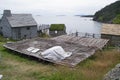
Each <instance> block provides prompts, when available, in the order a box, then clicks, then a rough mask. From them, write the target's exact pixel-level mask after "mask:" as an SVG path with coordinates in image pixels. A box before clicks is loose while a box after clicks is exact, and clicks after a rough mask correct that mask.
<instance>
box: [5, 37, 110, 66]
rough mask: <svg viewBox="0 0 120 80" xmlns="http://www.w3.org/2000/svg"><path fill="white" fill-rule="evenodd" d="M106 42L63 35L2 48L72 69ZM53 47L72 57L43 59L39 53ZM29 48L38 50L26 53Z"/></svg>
mask: <svg viewBox="0 0 120 80" xmlns="http://www.w3.org/2000/svg"><path fill="white" fill-rule="evenodd" d="M107 41H108V40H105V39H100V40H98V39H97V40H96V39H95V40H94V39H92V38H91V39H87V38H80V37H72V36H67V35H64V36H59V37H56V38H52V39H41V38H36V39H30V40H24V41H18V42H15V43H7V44H5V45H4V47H5V48H8V49H10V50H13V51H16V52H18V53H21V54H24V55H28V56H33V57H35V58H38V59H42V60H45V61H49V62H52V63H56V64H61V65H67V66H70V67H74V66H76V65H77V64H78V63H80V62H81V61H83V60H85V59H86V58H88V57H90V56H91V55H93V54H94V53H95V51H96V50H98V49H101V48H103V47H104V46H105V45H106V43H107ZM53 46H62V47H63V48H64V50H65V51H66V52H72V55H71V56H70V57H68V58H66V59H64V60H62V61H53V60H49V59H45V58H43V57H42V55H41V52H43V51H45V50H46V49H49V48H51V47H53ZM29 47H34V48H38V49H40V50H39V51H38V52H36V53H33V52H29V51H27V49H28V48H29ZM96 47H97V48H96Z"/></svg>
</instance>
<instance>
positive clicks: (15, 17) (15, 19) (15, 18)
mask: <svg viewBox="0 0 120 80" xmlns="http://www.w3.org/2000/svg"><path fill="white" fill-rule="evenodd" d="M7 19H8V21H9V23H10V25H11V27H25V26H34V25H37V23H36V21H35V20H34V19H33V17H32V15H31V14H12V16H8V17H7Z"/></svg>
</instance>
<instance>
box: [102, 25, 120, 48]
mask: <svg viewBox="0 0 120 80" xmlns="http://www.w3.org/2000/svg"><path fill="white" fill-rule="evenodd" d="M101 38H105V39H109V44H110V45H113V46H116V45H120V25H119V24H103V26H102V31H101Z"/></svg>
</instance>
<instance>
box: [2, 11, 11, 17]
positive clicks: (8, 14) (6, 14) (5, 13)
mask: <svg viewBox="0 0 120 80" xmlns="http://www.w3.org/2000/svg"><path fill="white" fill-rule="evenodd" d="M3 16H6V17H10V16H12V14H11V11H10V10H4V13H3Z"/></svg>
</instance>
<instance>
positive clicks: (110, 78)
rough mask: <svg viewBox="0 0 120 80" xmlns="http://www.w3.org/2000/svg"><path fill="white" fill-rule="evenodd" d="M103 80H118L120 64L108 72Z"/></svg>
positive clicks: (119, 77) (119, 78)
mask: <svg viewBox="0 0 120 80" xmlns="http://www.w3.org/2000/svg"><path fill="white" fill-rule="evenodd" d="M103 80H120V64H118V65H116V67H115V68H113V69H112V70H111V71H109V72H108V73H107V74H106V75H105V77H104V79H103Z"/></svg>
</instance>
